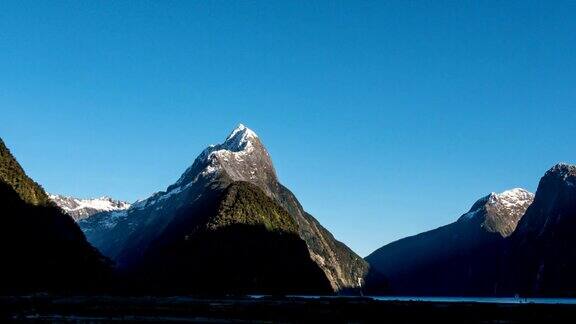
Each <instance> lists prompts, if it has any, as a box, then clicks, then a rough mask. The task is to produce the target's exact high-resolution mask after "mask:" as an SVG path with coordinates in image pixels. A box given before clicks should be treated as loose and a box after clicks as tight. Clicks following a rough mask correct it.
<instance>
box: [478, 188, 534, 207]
mask: <svg viewBox="0 0 576 324" xmlns="http://www.w3.org/2000/svg"><path fill="white" fill-rule="evenodd" d="M532 201H534V194H533V193H531V192H529V191H527V190H525V189H522V188H514V189H510V190H506V191H503V192H501V193H495V192H493V193H491V194H490V198H489V199H488V204H490V205H496V204H499V205H502V206H503V207H508V208H512V207H525V208H523V209H524V210H525V209H526V208H528V206H530V204H532Z"/></svg>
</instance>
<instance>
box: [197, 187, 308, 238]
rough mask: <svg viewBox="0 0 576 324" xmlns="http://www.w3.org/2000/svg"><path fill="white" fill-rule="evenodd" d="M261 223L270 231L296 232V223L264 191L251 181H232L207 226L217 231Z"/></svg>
mask: <svg viewBox="0 0 576 324" xmlns="http://www.w3.org/2000/svg"><path fill="white" fill-rule="evenodd" d="M240 224H243V225H262V226H264V227H265V228H266V229H267V230H269V231H282V232H290V233H297V231H298V228H297V225H296V222H295V221H294V220H293V219H292V217H291V216H290V214H288V212H287V211H286V210H284V208H282V207H281V206H280V205H278V204H276V203H275V202H274V201H273V200H272V199H270V198H269V197H268V196H266V194H264V193H263V192H262V190H260V189H258V187H256V186H254V185H252V184H250V183H248V182H235V183H233V184H231V185H230V186H229V187H228V188H227V189H226V193H225V195H224V197H223V199H222V201H221V203H220V206H219V207H218V212H217V214H216V216H215V217H213V218H211V219H210V220H209V221H208V223H207V225H206V227H207V228H208V229H209V230H215V229H218V228H221V227H225V226H230V225H240Z"/></svg>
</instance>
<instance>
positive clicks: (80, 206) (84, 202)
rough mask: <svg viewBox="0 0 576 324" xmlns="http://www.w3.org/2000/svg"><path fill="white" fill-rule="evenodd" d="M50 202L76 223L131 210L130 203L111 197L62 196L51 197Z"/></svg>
mask: <svg viewBox="0 0 576 324" xmlns="http://www.w3.org/2000/svg"><path fill="white" fill-rule="evenodd" d="M49 197H50V200H51V201H52V202H53V203H55V204H56V205H57V206H58V207H60V208H61V209H62V210H63V211H64V212H65V213H66V214H68V215H70V216H71V217H72V218H73V219H74V220H75V221H79V220H82V219H84V218H87V217H90V216H92V215H94V214H97V213H101V212H111V211H122V210H126V209H128V208H130V203H128V202H125V201H120V200H114V199H112V198H110V197H100V198H94V199H79V198H74V197H66V196H62V195H49Z"/></svg>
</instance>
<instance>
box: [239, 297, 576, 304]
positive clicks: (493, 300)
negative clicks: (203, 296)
mask: <svg viewBox="0 0 576 324" xmlns="http://www.w3.org/2000/svg"><path fill="white" fill-rule="evenodd" d="M250 297H252V298H263V297H266V296H265V295H251V296H250ZM286 297H293V298H310V299H318V298H370V299H373V300H381V301H413V302H439V303H490V304H565V305H566V304H568V305H576V298H521V297H428V296H362V297H360V296H357V297H355V296H300V295H290V296H286Z"/></svg>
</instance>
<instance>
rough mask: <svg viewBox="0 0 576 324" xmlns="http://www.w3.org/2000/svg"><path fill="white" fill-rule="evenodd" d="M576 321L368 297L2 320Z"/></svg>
mask: <svg viewBox="0 0 576 324" xmlns="http://www.w3.org/2000/svg"><path fill="white" fill-rule="evenodd" d="M20 321H24V322H91V323H94V322H96V323H98V322H112V321H130V322H198V323H206V322H208V323H230V322H232V323H237V322H238V323H241V322H288V323H291V322H297V323H300V322H310V323H320V322H324V323H325V322H329V323H348V322H352V323H358V322H360V323H365V322H377V323H575V321H576V306H575V305H561V304H491V303H473V302H459V303H453V302H409V301H376V300H372V299H369V298H329V297H327V298H317V299H309V298H282V297H279V298H273V297H264V298H258V299H255V298H249V297H234V298H228V297H227V298H194V297H117V296H115V297H107V296H89V297H79V296H75V297H64V296H60V297H55V296H25V297H0V322H2V323H4V322H20Z"/></svg>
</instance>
